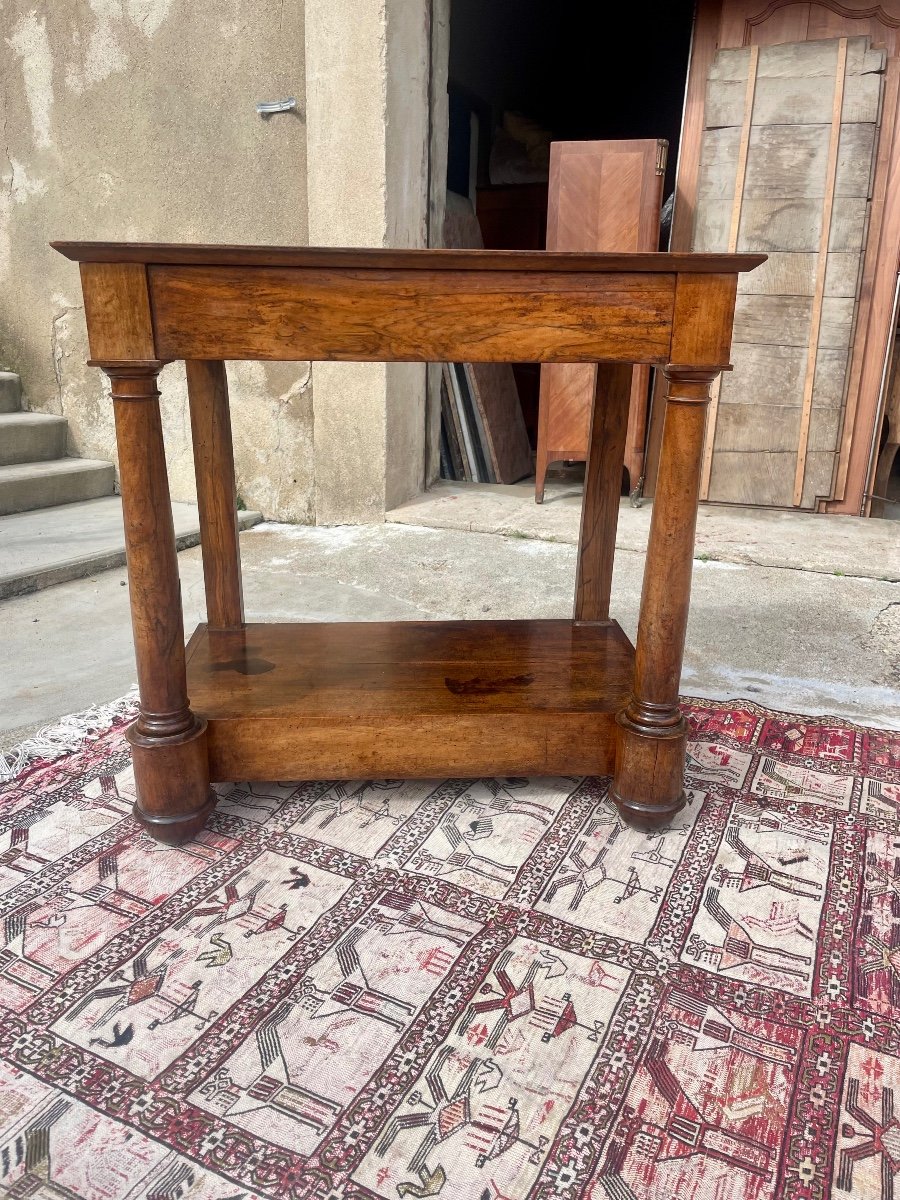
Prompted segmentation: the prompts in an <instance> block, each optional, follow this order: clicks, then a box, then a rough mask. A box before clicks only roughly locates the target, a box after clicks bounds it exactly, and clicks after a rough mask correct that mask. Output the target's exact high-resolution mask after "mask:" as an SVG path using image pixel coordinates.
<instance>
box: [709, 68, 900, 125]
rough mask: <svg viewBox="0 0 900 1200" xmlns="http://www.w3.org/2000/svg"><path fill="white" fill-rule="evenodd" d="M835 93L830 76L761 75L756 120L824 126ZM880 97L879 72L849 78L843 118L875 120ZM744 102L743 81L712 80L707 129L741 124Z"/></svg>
mask: <svg viewBox="0 0 900 1200" xmlns="http://www.w3.org/2000/svg"><path fill="white" fill-rule="evenodd" d="M833 93H834V80H833V78H831V77H829V76H824V75H823V76H818V77H815V78H812V79H791V80H782V79H777V78H775V79H765V78H759V77H758V78H757V83H756V100H755V103H754V105H753V120H754V122H756V123H758V124H759V125H815V124H822V125H825V124H827V123H828V122H829V121H830V120H831V100H832V95H833ZM880 99H881V79H880V77H879V76H878V75H877V74H871V75H857V76H854V77H853V78H849V79H848V80H847V86H846V88H845V91H844V104H843V108H842V109H841V120H842V121H845V122H854V121H870V122H873V123H874V122H875V121H877V119H878V105H879V102H880ZM743 103H744V84H743V82H741V81H738V80H733V81H732V80H722V81H721V82H713V83H710V86H709V90H708V91H707V94H706V120H707V128H708V129H716V128H718V127H722V126H735V125H740V123H741V113H742V111H743Z"/></svg>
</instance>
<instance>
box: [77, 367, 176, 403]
mask: <svg viewBox="0 0 900 1200" xmlns="http://www.w3.org/2000/svg"><path fill="white" fill-rule="evenodd" d="M88 366H89V367H99V368H100V369H101V370H102V371H103V373H104V374H105V375H107V376H108V377H109V381H110V383H111V385H112V395H113V399H114V400H152V399H155V398H156V397H157V396H158V395H159V388H158V387H157V386H156V379H157V376H158V375H159V373H160V371H161V370H162V368H163V367H164V366H165V363H164V362H161V361H160V360H159V359H155V358H150V359H143V360H131V361H128V362H104V361H103V360H102V359H101V360H99V361H97V360H96V359H91V360H89V361H88Z"/></svg>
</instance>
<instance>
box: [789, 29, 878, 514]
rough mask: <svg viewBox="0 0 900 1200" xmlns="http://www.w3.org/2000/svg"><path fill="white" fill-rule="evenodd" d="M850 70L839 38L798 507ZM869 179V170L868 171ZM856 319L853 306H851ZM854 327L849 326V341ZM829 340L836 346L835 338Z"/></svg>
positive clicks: (801, 434) (797, 498)
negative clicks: (845, 87) (845, 86)
mask: <svg viewBox="0 0 900 1200" xmlns="http://www.w3.org/2000/svg"><path fill="white" fill-rule="evenodd" d="M846 72H847V39H846V38H845V37H844V38H841V39H840V40H839V41H838V49H837V65H836V66H835V74H834V103H833V107H832V111H831V130H830V135H829V142H828V164H827V166H826V168H825V199H824V201H823V204H822V231H821V234H820V237H819V254H818V261H817V264H816V284H815V288H814V289H813V297H812V313H811V317H810V327H809V349H808V353H807V358H806V377H805V379H804V382H803V408H802V412H801V414H800V431H799V435H798V439H797V467H796V471H795V474H794V494H793V502H794V507H795V508H796V507H799V505H800V504H801V503H802V501H803V479H804V475H805V473H806V453H807V448H808V442H809V421H810V416H811V414H812V404H813V384H814V383H815V377H816V355H817V354H818V351H819V334H820V329H821V325H822V309H823V306H824V303H825V271H826V268H827V266H828V244H829V242H830V240H831V212H832V209H833V207H834V196H835V187H836V183H837V170H838V145H839V143H840V142H841V140H842V132H841V112H842V110H843V106H844V77H845V75H846ZM867 179H868V173H867ZM851 321H852V308H851ZM849 341H850V328H849V326H848V329H847V344H849ZM823 344H828V345H830V346H831V347H833V346H834V340H833V339H832V341H831V342H830V343H823Z"/></svg>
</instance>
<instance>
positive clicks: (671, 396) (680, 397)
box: [662, 363, 731, 404]
mask: <svg viewBox="0 0 900 1200" xmlns="http://www.w3.org/2000/svg"><path fill="white" fill-rule="evenodd" d="M729 370H731V368H730V367H729V366H725V367H713V366H702V367H683V366H680V365H678V364H673V363H669V364H668V365H667V366H665V367H663V368H662V372H663V375H665V377H666V382H667V384H668V386H667V388H666V399H667V400H674V401H677V402H678V403H681V404H708V403H709V400H710V388H711V387H712V384H713V381H714V380H715V379H716V377H717V376H718V375H719V373H720V372H721V371H729Z"/></svg>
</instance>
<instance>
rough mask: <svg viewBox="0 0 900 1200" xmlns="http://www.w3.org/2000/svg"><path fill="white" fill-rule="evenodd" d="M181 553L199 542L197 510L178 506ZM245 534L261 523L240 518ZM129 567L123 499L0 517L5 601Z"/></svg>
mask: <svg viewBox="0 0 900 1200" xmlns="http://www.w3.org/2000/svg"><path fill="white" fill-rule="evenodd" d="M172 519H173V522H174V525H175V541H176V544H177V546H178V549H179V550H185V549H187V547H188V546H196V545H197V544H198V542H199V541H200V520H199V517H198V514H197V506H196V505H194V504H177V503H176V504H173V505H172ZM238 519H239V524H240V527H241V529H249V528H250V526H251V525H256V524H257V523H258V522H259V521H261V520H262V517H261V516H260V514H259V513H254V512H241V513H238ZM124 562H125V534H124V532H123V528H122V501H121V500H120V499H119V497H118V496H104V497H102V498H101V499H99V500H85V501H83V502H82V503H80V504H64V505H61V506H60V507H58V508H42V509H40V510H39V511H37V512H20V513H15V514H13V515H11V516H7V517H0V600H2V599H6V598H7V597H8V596H23V595H25V594H26V593H28V592H37V591H40V590H41V589H43V588H46V587H51V586H52V585H53V584H56V583H67V582H68V581H69V580H70V579H81V578H83V577H84V576H87V575H94V574H96V573H97V572H98V571H107V570H110V569H112V568H113V567H121V566H122V565H123V564H124Z"/></svg>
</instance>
